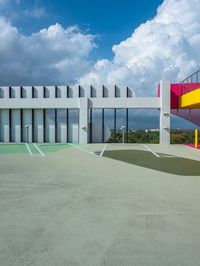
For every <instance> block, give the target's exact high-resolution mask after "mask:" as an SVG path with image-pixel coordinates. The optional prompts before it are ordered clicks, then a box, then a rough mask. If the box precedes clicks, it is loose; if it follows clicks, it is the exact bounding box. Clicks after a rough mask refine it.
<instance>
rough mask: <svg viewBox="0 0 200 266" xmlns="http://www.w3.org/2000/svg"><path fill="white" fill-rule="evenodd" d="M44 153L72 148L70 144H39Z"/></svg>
mask: <svg viewBox="0 0 200 266" xmlns="http://www.w3.org/2000/svg"><path fill="white" fill-rule="evenodd" d="M37 145H38V147H39V148H40V150H41V151H42V152H43V153H50V152H57V151H61V150H63V149H67V148H70V147H71V145H70V144H37Z"/></svg>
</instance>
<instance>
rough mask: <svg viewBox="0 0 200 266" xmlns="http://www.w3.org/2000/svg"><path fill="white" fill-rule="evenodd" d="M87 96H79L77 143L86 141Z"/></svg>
mask: <svg viewBox="0 0 200 266" xmlns="http://www.w3.org/2000/svg"><path fill="white" fill-rule="evenodd" d="M88 132H89V128H88V98H79V143H81V144H87V143H88Z"/></svg>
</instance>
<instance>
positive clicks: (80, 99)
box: [0, 81, 170, 144]
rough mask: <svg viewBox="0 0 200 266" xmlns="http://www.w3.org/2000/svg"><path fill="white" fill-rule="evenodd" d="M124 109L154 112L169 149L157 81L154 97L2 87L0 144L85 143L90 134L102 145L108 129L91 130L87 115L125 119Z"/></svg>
mask: <svg viewBox="0 0 200 266" xmlns="http://www.w3.org/2000/svg"><path fill="white" fill-rule="evenodd" d="M130 108H147V109H148V108H150V109H152V108H156V109H159V110H160V143H163V144H169V142H170V116H169V114H170V82H169V81H161V83H160V97H135V96H134V94H133V91H132V90H131V89H129V88H128V87H125V88H119V87H117V86H111V87H107V86H102V87H101V88H96V87H94V86H21V87H16V86H11V87H6V86H2V87H0V141H1V142H16V143H20V142H49V143H67V142H77V143H89V142H92V140H91V139H92V138H91V134H92V133H91V132H92V130H93V131H95V136H96V140H97V141H98V142H105V141H107V138H108V137H109V128H108V127H106V126H105V125H104V123H103V122H102V124H101V125H98V126H96V128H95V127H93V121H92V112H93V111H94V110H95V109H102V115H104V110H105V109H113V110H114V114H115V113H116V109H126V110H127V116H128V110H129V109H130ZM114 119H115V120H116V116H115V115H114ZM103 121H104V119H103ZM126 126H127V125H126ZM93 133H94V132H93ZM98 135H99V136H100V135H101V136H100V137H99V136H98Z"/></svg>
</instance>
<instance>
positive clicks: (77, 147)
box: [69, 143, 99, 157]
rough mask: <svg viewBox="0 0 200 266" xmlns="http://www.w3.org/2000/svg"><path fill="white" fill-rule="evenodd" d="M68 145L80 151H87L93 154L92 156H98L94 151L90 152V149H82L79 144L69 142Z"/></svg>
mask: <svg viewBox="0 0 200 266" xmlns="http://www.w3.org/2000/svg"><path fill="white" fill-rule="evenodd" d="M69 145H70V146H72V147H73V148H76V149H78V150H80V151H83V152H86V153H89V154H91V155H93V156H96V157H99V155H97V154H95V153H94V152H92V151H88V150H86V149H83V148H81V147H79V146H75V145H74V144H72V143H69Z"/></svg>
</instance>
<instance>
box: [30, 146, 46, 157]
mask: <svg viewBox="0 0 200 266" xmlns="http://www.w3.org/2000/svg"><path fill="white" fill-rule="evenodd" d="M33 145H34V146H35V148H36V149H37V150H38V151H39V153H40V154H41V156H45V154H44V153H43V152H42V151H41V150H40V148H39V147H38V146H37V144H35V143H33Z"/></svg>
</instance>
